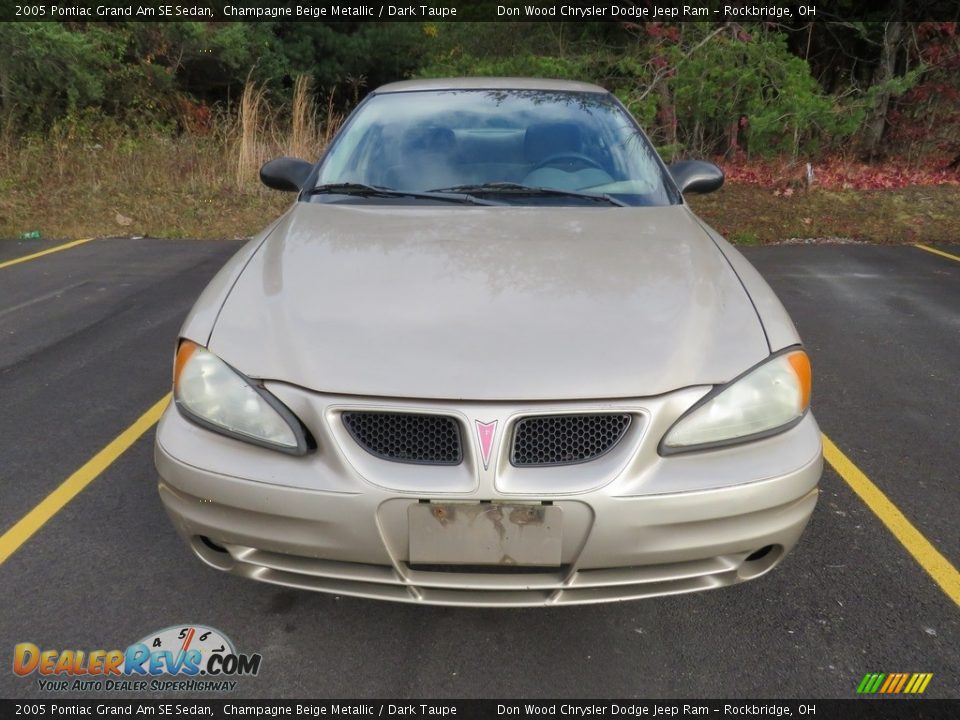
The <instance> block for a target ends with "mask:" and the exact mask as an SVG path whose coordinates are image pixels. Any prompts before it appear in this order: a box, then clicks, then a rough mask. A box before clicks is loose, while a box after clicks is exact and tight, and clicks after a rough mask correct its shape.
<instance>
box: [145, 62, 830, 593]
mask: <svg viewBox="0 0 960 720" xmlns="http://www.w3.org/2000/svg"><path fill="white" fill-rule="evenodd" d="M261 177H262V179H263V181H264V182H265V183H266V184H267V185H269V186H270V187H273V188H276V189H281V190H290V191H294V192H296V193H297V197H296V202H294V203H293V205H292V206H291V207H290V208H289V210H287V212H286V213H284V215H283V216H282V217H281V218H279V219H278V220H277V221H275V222H274V223H272V224H271V225H270V226H269V227H268V228H267V229H266V230H265V231H264V232H263V233H261V234H260V235H259V236H257V237H256V238H254V239H253V240H252V241H250V242H249V243H248V244H247V245H246V246H245V247H244V248H243V249H242V250H240V252H239V253H237V255H236V256H235V257H234V258H233V259H231V260H230V261H229V262H228V263H227V265H226V266H225V267H224V268H223V269H222V270H221V271H220V273H219V274H218V275H217V276H216V277H215V278H214V280H213V281H212V282H211V283H210V285H209V286H208V287H207V288H206V290H205V291H204V292H203V294H202V295H201V297H200V299H199V300H198V301H197V303H196V305H195V306H194V308H193V310H192V311H191V313H190V315H189V316H188V318H187V320H186V322H185V323H184V325H183V328H182V331H181V339H180V342H179V345H178V347H177V349H176V361H175V368H174V396H175V400H176V402H175V403H173V404H172V405H171V406H170V407H169V408H168V409H167V411H166V413H165V414H164V416H163V418H162V420H161V422H160V425H159V428H158V432H157V443H156V464H157V468H158V470H159V473H160V485H159V487H160V496H161V498H162V500H163V503H164V505H165V506H166V509H167V511H168V512H169V514H170V517H171V519H172V520H173V524H174V526H175V527H176V529H177V530H178V531H179V533H180V534H181V535H182V536H183V538H184V539H185V540H186V542H187V543H188V544H189V546H190V548H191V549H192V550H193V551H194V553H196V555H197V557H199V558H200V559H201V560H202V561H203V562H205V563H206V564H208V565H209V566H211V567H213V568H216V569H218V570H223V571H226V572H230V573H234V574H236V575H239V576H242V577H247V578H251V579H255V580H261V581H264V582H268V583H274V584H277V585H283V586H287V587H294V588H302V589H306V590H318V591H323V592H330V593H336V594H338V595H356V596H361V597H370V598H381V599H386V600H397V601H404V602H414V603H423V604H443V605H501V606H524V605H564V604H575V603H593V602H604V601H614V600H628V599H635V598H644V597H650V596H655V595H667V594H673V593H684V592H691V591H696V590H706V589H710V588H717V587H722V586H726V585H732V584H734V583H738V582H741V581H743V580H749V579H752V578H756V577H758V576H760V575H763V574H764V573H766V572H768V571H770V570H771V569H772V568H774V567H775V566H776V565H777V564H778V563H779V562H780V561H781V560H782V559H783V558H784V556H785V555H786V554H787V552H788V551H789V550H790V549H791V548H793V547H794V545H795V544H796V543H797V541H798V540H799V538H800V536H801V534H802V532H803V529H804V527H805V526H806V524H807V521H808V520H809V518H810V514H811V513H812V511H813V508H814V505H815V503H816V500H817V492H818V490H817V485H818V482H819V479H820V474H821V466H822V458H821V446H820V433H819V431H818V429H817V425H816V422H815V421H814V419H813V416H812V414H811V413H810V410H809V403H810V387H811V374H810V364H809V361H808V359H807V355H806V354H805V353H804V351H803V348H802V346H801V343H800V339H799V337H798V336H797V332H796V330H795V329H794V327H793V324H792V323H791V321H790V319H789V317H788V316H787V314H786V313H785V311H784V309H783V307H782V306H781V304H780V302H779V301H778V300H777V298H776V297H775V296H774V294H773V292H772V291H771V290H770V288H769V287H768V286H767V284H766V283H765V282H764V281H763V279H762V278H761V277H760V276H759V275H758V274H757V272H756V271H755V270H754V269H753V268H752V267H751V266H750V265H749V264H748V263H747V261H746V260H745V259H744V258H743V257H742V256H741V255H740V254H739V253H738V252H737V251H736V250H735V249H734V248H733V247H731V246H730V245H729V244H728V243H727V242H726V241H724V240H723V238H721V237H720V236H719V235H717V233H715V232H714V231H713V230H712V229H710V228H709V227H707V226H706V225H705V224H704V223H703V222H702V221H700V220H699V219H698V218H697V217H696V216H695V215H694V214H693V212H692V211H691V210H690V208H689V206H688V205H687V204H686V203H685V202H684V200H683V195H682V193H684V192H687V193H690V192H709V191H711V190H714V189H716V188H718V187H720V185H721V184H722V182H723V174H722V173H721V172H720V170H719V169H717V168H716V167H715V166H713V165H711V164H710V163H705V162H697V161H686V162H681V163H676V164H674V165H672V166H669V167H667V166H665V165H664V164H663V163H662V161H661V160H660V158H659V157H658V156H657V154H656V152H655V151H654V150H653V149H652V147H651V145H650V143H649V142H648V140H647V139H646V137H645V136H644V134H643V132H642V131H641V129H640V128H639V127H638V126H637V124H636V123H635V121H634V120H633V119H632V118H631V116H630V115H629V113H628V112H627V111H626V110H625V109H624V108H623V106H622V105H621V104H620V103H619V102H618V101H617V100H616V99H615V98H614V97H612V96H611V95H610V94H609V93H607V92H606V91H604V90H603V89H601V88H599V87H596V86H593V85H587V84H583V83H574V82H561V81H551V80H525V79H504V78H474V79H467V80H464V79H461V80H425V81H410V82H402V83H396V84H392V85H387V86H385V87H382V88H380V89H378V90H376V91H375V92H373V93H371V94H370V96H369V97H368V98H367V99H366V100H364V102H363V103H361V105H360V106H359V107H358V108H357V110H356V111H355V112H354V113H353V115H351V117H350V118H349V120H348V121H347V123H346V124H345V126H344V127H343V129H342V130H341V131H340V133H339V134H338V135H337V137H336V138H335V140H334V141H333V143H332V144H331V146H330V147H329V149H328V151H327V153H326V154H325V156H324V157H323V158H322V159H321V160H320V162H319V163H317V164H312V163H308V162H305V161H301V160H294V159H291V158H282V159H279V160H275V161H272V162H271V163H268V164H267V165H265V166H264V168H263V169H262V171H261ZM786 572H789V570H786Z"/></svg>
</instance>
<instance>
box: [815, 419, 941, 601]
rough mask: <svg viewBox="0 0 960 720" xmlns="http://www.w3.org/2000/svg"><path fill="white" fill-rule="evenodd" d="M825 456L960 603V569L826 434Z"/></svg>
mask: <svg viewBox="0 0 960 720" xmlns="http://www.w3.org/2000/svg"><path fill="white" fill-rule="evenodd" d="M823 457H824V458H826V460H827V462H829V463H830V464H831V465H832V466H833V469H834V470H836V471H837V473H838V474H839V475H840V477H842V478H843V479H844V480H846V482H847V484H848V485H849V486H850V487H851V488H853V491H854V492H855V493H856V494H857V495H859V496H860V499H861V500H863V501H864V502H865V503H866V504H867V507H869V508H870V509H871V510H872V511H873V513H874V514H875V515H876V516H877V517H878V518H880V521H881V522H882V523H883V524H884V525H886V526H887V529H888V530H889V531H890V532H891V533H893V536H894V537H895V538H897V540H899V541H900V544H901V545H903V546H904V547H905V548H906V549H907V552H909V553H910V554H911V555H913V558H914V560H916V561H917V562H918V563H920V567H922V568H923V569H924V570H926V571H927V574H928V575H930V577H932V578H933V580H934V582H936V583H937V585H939V586H940V588H941V589H942V590H943V591H944V592H945V593H946V594H947V597H949V598H950V599H951V600H953V602H954V603H956V604H957V605H960V572H958V571H957V569H956V568H955V567H954V566H953V565H951V564H950V561H949V560H947V559H946V558H945V557H944V556H943V555H941V554H940V552H939V551H938V550H937V549H936V548H935V547H934V546H933V545H932V544H931V543H930V541H929V540H927V539H926V538H925V537H924V536H923V534H922V533H921V532H920V531H919V530H917V528H916V527H914V525H913V523H911V522H910V521H909V520H907V517H906V516H905V515H904V514H903V513H902V512H900V510H899V508H897V506H896V505H894V504H893V503H892V502H890V499H889V498H888V497H887V496H886V495H884V494H883V492H882V491H881V490H880V488H878V487H877V486H876V485H874V484H873V483H872V482H871V481H870V479H869V478H868V477H867V476H866V475H864V474H863V472H862V471H861V470H860V468H858V467H857V466H856V465H854V464H853V462H852V461H851V460H850V458H848V457H847V456H846V455H844V454H843V453H842V452H841V451H840V449H839V448H838V447H837V446H836V445H834V444H833V441H832V440H830V438H828V437H827V436H826V435H824V436H823Z"/></svg>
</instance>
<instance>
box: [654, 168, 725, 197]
mask: <svg viewBox="0 0 960 720" xmlns="http://www.w3.org/2000/svg"><path fill="white" fill-rule="evenodd" d="M667 169H668V170H669V171H670V174H671V175H672V176H673V179H674V182H676V183H677V187H679V188H680V192H682V193H709V192H713V191H714V190H719V189H720V187H721V186H722V185H723V170H721V169H720V168H718V167H717V166H716V165H714V164H713V163H712V162H707V161H706V160H680V161H679V162H675V163H673V164H672V165H669V166H668V167H667Z"/></svg>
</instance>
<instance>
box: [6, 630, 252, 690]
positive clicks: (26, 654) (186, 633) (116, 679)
mask: <svg viewBox="0 0 960 720" xmlns="http://www.w3.org/2000/svg"><path fill="white" fill-rule="evenodd" d="M262 659H263V658H262V657H261V656H260V655H259V654H256V653H254V654H245V653H238V652H237V651H236V648H235V647H234V645H233V642H232V641H231V640H230V639H229V638H228V637H227V636H226V635H224V634H223V633H222V632H220V631H219V630H215V629H214V628H211V627H206V626H204V625H175V626H172V627H168V628H164V629H163V630H160V631H158V632H155V633H150V634H149V635H147V636H146V637H144V638H143V639H141V640H139V641H138V642H135V643H133V644H132V645H130V646H129V647H127V649H126V650H51V649H41V648H40V647H39V646H37V645H35V644H34V643H30V642H23V643H19V644H17V645H16V646H15V647H14V649H13V672H14V673H15V674H16V675H19V676H21V677H30V676H33V675H36V676H37V684H38V687H39V689H40V690H44V691H49V692H75V691H97V692H145V691H147V690H150V691H158V690H160V691H165V690H170V691H186V692H195V691H204V690H206V691H217V692H224V691H231V690H234V689H236V687H237V682H238V681H237V680H236V679H234V678H238V677H244V676H247V677H249V676H254V675H256V674H257V673H259V672H260V662H261V660H262Z"/></svg>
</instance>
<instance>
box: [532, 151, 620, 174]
mask: <svg viewBox="0 0 960 720" xmlns="http://www.w3.org/2000/svg"><path fill="white" fill-rule="evenodd" d="M560 161H563V162H564V163H579V164H581V165H585V166H587V167H592V168H596V169H597V170H603V165H601V164H600V163H598V162H597V161H596V160H594V159H593V158H592V157H590V156H589V155H584V154H583V153H578V152H559V153H554V154H553V155H549V156H547V157H545V158H544V159H543V160H541V161H540V162H538V163H537V164H536V166H535V167H534V168H533V169H534V170H539V169H540V168H542V167H547V166H548V165H556V164H558V163H559V162H560ZM560 169H561V170H563V168H560ZM564 172H573V171H572V170H564Z"/></svg>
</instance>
